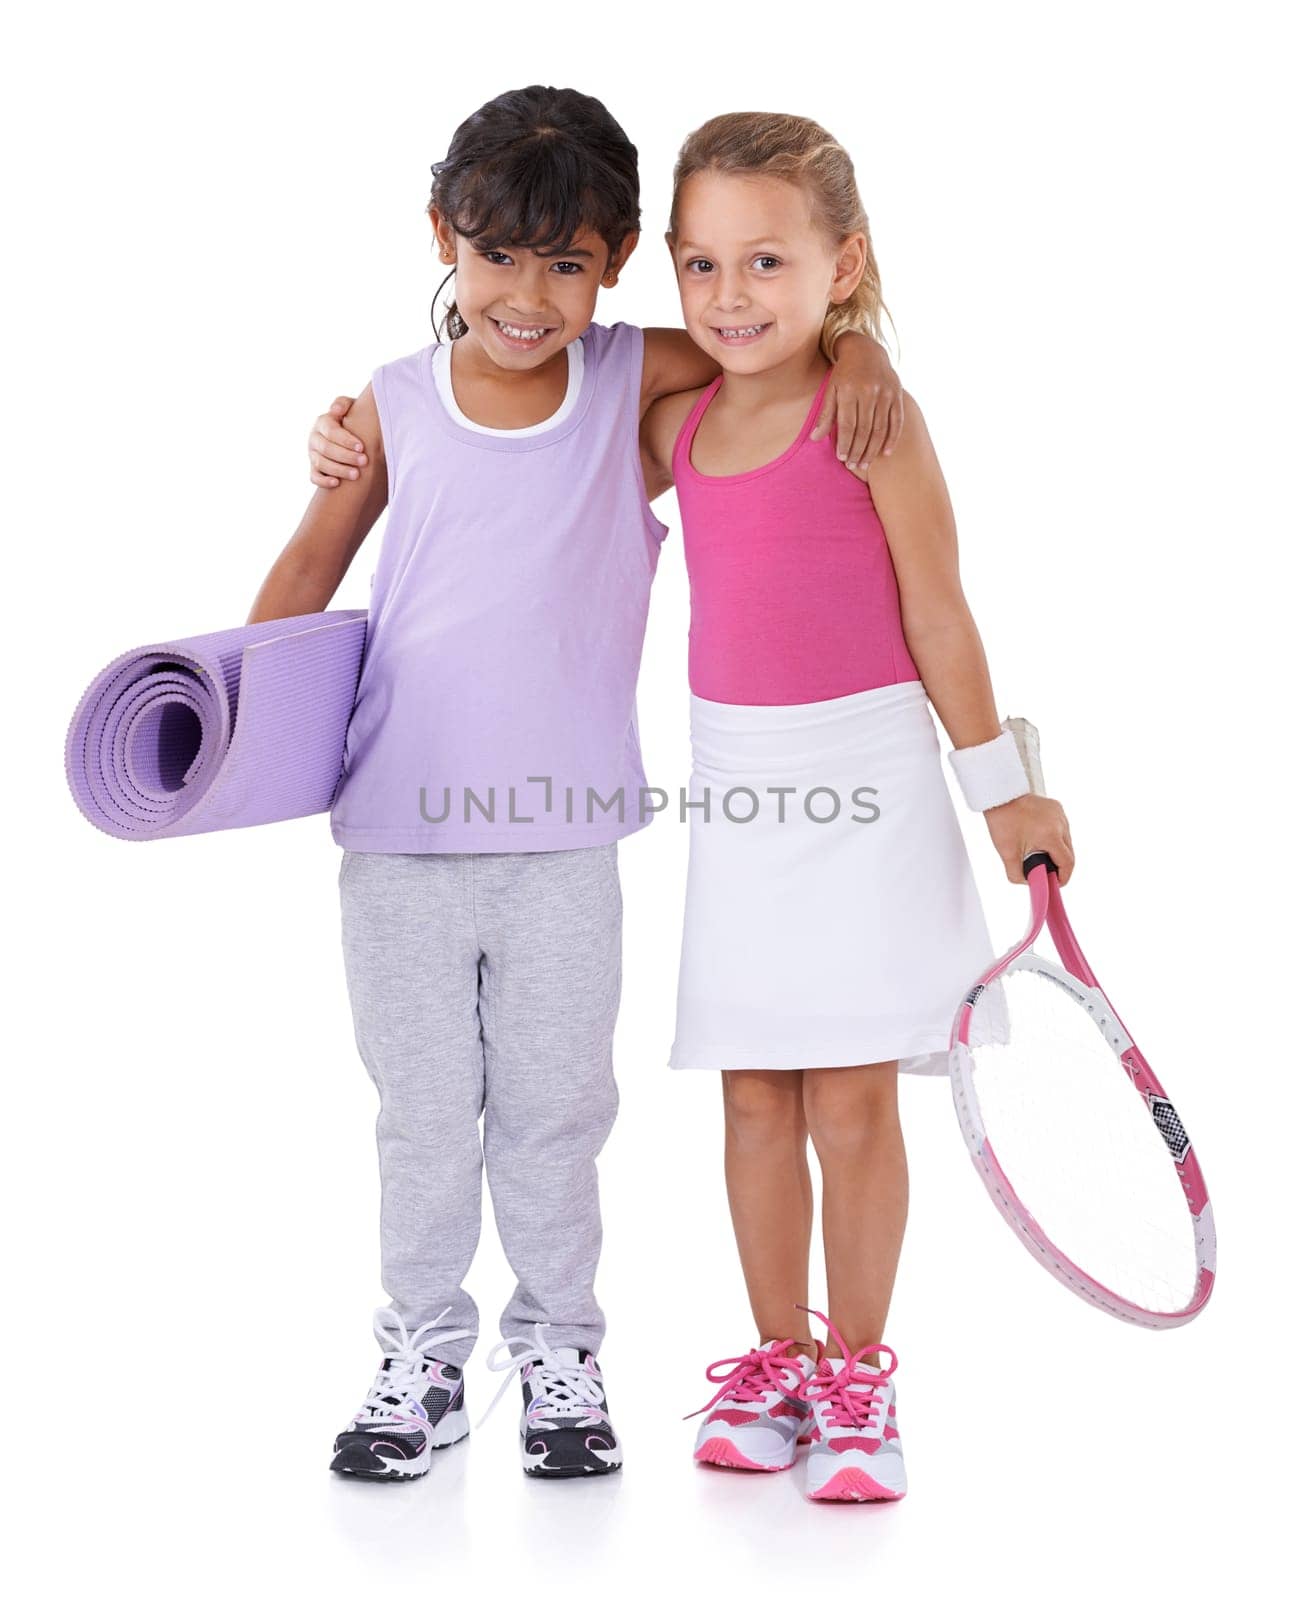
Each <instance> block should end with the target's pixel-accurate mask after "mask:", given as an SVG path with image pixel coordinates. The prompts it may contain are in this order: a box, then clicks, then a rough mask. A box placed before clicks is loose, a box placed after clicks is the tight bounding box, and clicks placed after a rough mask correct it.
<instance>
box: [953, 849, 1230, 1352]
mask: <svg viewBox="0 0 1292 1600" xmlns="http://www.w3.org/2000/svg"><path fill="white" fill-rule="evenodd" d="M1057 872H1058V869H1057V868H1056V867H1055V865H1054V862H1053V861H1052V860H1051V859H1050V857H1049V856H1048V855H1047V854H1045V853H1044V852H1043V851H1037V852H1035V853H1034V854H1032V855H1029V856H1028V857H1027V858H1026V860H1025V861H1024V862H1023V875H1024V877H1025V878H1026V880H1027V887H1028V890H1029V892H1030V895H1031V919H1030V923H1029V926H1028V930H1027V933H1026V935H1025V937H1024V938H1023V939H1022V941H1021V942H1020V943H1019V944H1017V945H1015V946H1014V948H1013V949H1012V950H1011V951H1009V953H1008V954H1007V955H1004V956H1002V957H1001V958H1000V959H999V960H998V961H996V962H995V963H994V964H993V965H992V966H991V967H989V968H988V969H987V971H986V972H984V973H983V975H982V977H981V978H979V980H978V982H977V983H975V984H974V986H973V988H972V989H970V990H969V993H968V994H967V995H966V996H965V998H964V999H963V1000H962V1001H961V1003H960V1005H959V1007H958V1008H957V1011H956V1016H955V1021H954V1023H953V1025H952V1030H951V1055H950V1072H951V1087H952V1092H953V1095H954V1097H955V1107H956V1115H957V1116H958V1117H959V1119H960V1128H961V1131H962V1132H963V1134H964V1137H965V1143H966V1144H967V1145H968V1146H969V1153H970V1155H971V1156H972V1157H973V1161H974V1165H975V1167H976V1168H977V1169H978V1173H979V1176H980V1177H981V1178H982V1180H983V1182H984V1183H985V1184H986V1186H987V1192H988V1194H989V1195H990V1196H991V1198H992V1200H993V1201H994V1202H995V1204H996V1207H997V1209H998V1210H999V1211H1000V1213H1001V1215H1002V1216H1003V1217H1004V1218H1005V1220H1006V1222H1008V1223H1009V1225H1010V1227H1011V1228H1013V1230H1014V1232H1015V1233H1016V1234H1017V1235H1018V1237H1019V1238H1020V1239H1021V1240H1022V1241H1023V1243H1024V1244H1025V1245H1026V1246H1027V1248H1028V1249H1029V1250H1030V1251H1031V1252H1032V1254H1033V1255H1034V1256H1035V1257H1036V1259H1037V1260H1038V1261H1039V1262H1040V1263H1041V1265H1042V1266H1043V1267H1045V1268H1046V1269H1047V1270H1048V1271H1050V1272H1052V1273H1053V1274H1054V1276H1055V1277H1056V1278H1058V1280H1059V1281H1060V1283H1064V1284H1066V1285H1067V1286H1068V1288H1069V1289H1071V1290H1072V1291H1073V1292H1074V1293H1075V1294H1078V1295H1080V1296H1081V1297H1082V1298H1083V1299H1085V1300H1088V1301H1090V1302H1091V1304H1093V1305H1096V1306H1098V1307H1100V1309H1101V1310H1103V1311H1107V1312H1110V1313H1111V1314H1112V1315H1113V1316H1115V1317H1121V1318H1123V1319H1124V1320H1125V1321H1127V1322H1135V1323H1138V1324H1139V1325H1140V1326H1141V1327H1146V1328H1174V1327H1178V1326H1180V1325H1181V1324H1182V1323H1185V1322H1189V1321H1191V1320H1192V1319H1193V1318H1194V1317H1196V1316H1197V1314H1198V1313H1199V1311H1201V1310H1202V1308H1203V1306H1205V1305H1206V1303H1207V1300H1208V1299H1209V1297H1210V1295H1211V1288H1212V1284H1213V1283H1214V1281H1215V1275H1216V1235H1215V1229H1214V1226H1213V1223H1212V1217H1211V1204H1210V1201H1209V1200H1208V1198H1207V1186H1206V1184H1205V1183H1204V1182H1203V1179H1202V1171H1201V1168H1200V1167H1199V1165H1198V1157H1197V1155H1196V1153H1195V1152H1194V1149H1193V1145H1192V1143H1191V1141H1190V1139H1189V1136H1188V1134H1187V1133H1186V1132H1185V1130H1184V1124H1183V1123H1182V1122H1181V1120H1180V1117H1179V1115H1178V1114H1177V1112H1176V1109H1175V1107H1174V1105H1172V1103H1171V1101H1170V1100H1169V1099H1168V1098H1167V1095H1166V1092H1165V1090H1164V1089H1163V1088H1162V1085H1161V1083H1160V1082H1159V1081H1158V1079H1157V1077H1156V1075H1155V1074H1154V1072H1153V1071H1152V1069H1151V1068H1150V1066H1149V1064H1148V1062H1147V1061H1145V1059H1144V1055H1143V1052H1142V1051H1141V1050H1140V1049H1139V1047H1138V1046H1137V1045H1136V1044H1135V1041H1134V1040H1133V1039H1132V1038H1131V1036H1130V1031H1129V1029H1128V1028H1127V1027H1126V1025H1125V1023H1124V1022H1123V1021H1122V1020H1121V1018H1120V1017H1119V1016H1118V1015H1117V1013H1116V1012H1115V1011H1114V1010H1113V1008H1112V1006H1111V1004H1110V1003H1109V1001H1108V998H1107V996H1106V995H1105V994H1104V992H1103V990H1102V989H1101V988H1100V987H1099V984H1098V982H1097V981H1096V979H1095V975H1094V973H1093V971H1092V970H1091V967H1090V963H1089V962H1088V961H1087V960H1086V958H1085V956H1084V955H1083V954H1082V952H1081V947H1080V946H1079V945H1078V943H1077V941H1076V938H1075V936H1074V935H1073V932H1072V925H1071V924H1070V923H1069V921H1068V916H1067V912H1066V911H1065V909H1064V906H1063V900H1062V897H1061V896H1060V894H1059V882H1058V877H1057ZM1047 925H1048V927H1049V930H1050V937H1051V938H1052V940H1053V942H1054V947H1055V949H1056V950H1057V951H1058V954H1059V962H1060V963H1061V964H1056V963H1054V962H1052V961H1047V960H1045V959H1044V958H1043V957H1041V956H1039V955H1037V954H1036V952H1035V951H1034V949H1033V948H1032V947H1033V945H1034V944H1035V943H1036V940H1037V938H1038V936H1039V935H1040V933H1041V930H1042V929H1043V928H1044V927H1046V926H1047Z"/></svg>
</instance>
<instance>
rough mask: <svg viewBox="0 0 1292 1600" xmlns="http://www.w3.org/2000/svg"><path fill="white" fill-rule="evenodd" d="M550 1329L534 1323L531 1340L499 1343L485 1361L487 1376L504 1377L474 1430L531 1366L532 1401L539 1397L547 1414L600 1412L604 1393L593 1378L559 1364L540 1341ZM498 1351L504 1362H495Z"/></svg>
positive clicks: (545, 1324) (585, 1371)
mask: <svg viewBox="0 0 1292 1600" xmlns="http://www.w3.org/2000/svg"><path fill="white" fill-rule="evenodd" d="M551 1326H552V1324H551V1323H550V1322H540V1323H538V1324H537V1325H536V1326H535V1328H534V1337H533V1339H519V1338H515V1339H500V1340H499V1342H498V1343H497V1344H496V1345H494V1347H493V1349H492V1350H491V1351H490V1352H489V1354H488V1355H487V1356H486V1357H485V1366H487V1367H488V1368H489V1370H490V1372H505V1373H506V1374H507V1376H506V1377H505V1378H504V1379H503V1380H502V1382H501V1383H500V1384H499V1385H498V1393H497V1394H496V1395H494V1397H493V1399H492V1400H491V1401H490V1402H489V1409H488V1410H487V1411H486V1412H485V1414H484V1416H483V1417H481V1418H480V1421H479V1422H478V1423H477V1424H476V1426H477V1427H483V1426H484V1424H485V1421H486V1420H487V1418H488V1416H489V1413H490V1412H491V1411H492V1410H493V1408H494V1407H495V1406H496V1405H497V1404H498V1402H499V1401H500V1400H501V1399H502V1397H503V1395H504V1394H505V1393H506V1391H507V1390H508V1388H510V1386H511V1382H512V1379H513V1378H514V1377H515V1376H516V1374H517V1373H518V1372H519V1371H520V1369H521V1368H522V1367H525V1366H529V1365H531V1364H532V1366H533V1369H534V1370H533V1372H532V1373H531V1374H530V1383H531V1385H532V1387H533V1389H534V1392H535V1398H537V1397H538V1396H539V1395H541V1396H542V1401H543V1405H544V1407H545V1408H546V1409H547V1410H550V1411H554V1412H556V1413H558V1414H559V1413H561V1412H568V1413H571V1414H574V1413H577V1412H579V1411H582V1410H583V1408H584V1407H585V1406H594V1407H596V1408H597V1409H598V1410H600V1409H602V1408H604V1406H605V1403H606V1392H605V1390H604V1389H603V1388H602V1387H601V1384H600V1382H599V1380H598V1379H597V1377H596V1375H595V1374H594V1373H591V1372H589V1371H588V1369H587V1368H586V1367H584V1366H570V1365H568V1364H566V1363H565V1362H562V1361H561V1360H559V1359H558V1357H557V1354H556V1352H555V1350H553V1349H552V1347H551V1345H549V1344H548V1342H547V1340H546V1339H545V1338H544V1337H543V1329H544V1328H550V1327H551ZM513 1345H518V1346H519V1347H520V1348H519V1349H518V1350H515V1351H513V1349H512V1346H513ZM500 1350H505V1351H506V1352H507V1356H508V1359H507V1360H505V1361H499V1360H497V1359H495V1358H496V1357H497V1355H498V1352H499V1351H500Z"/></svg>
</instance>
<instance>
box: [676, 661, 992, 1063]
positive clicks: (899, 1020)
mask: <svg viewBox="0 0 1292 1600" xmlns="http://www.w3.org/2000/svg"><path fill="white" fill-rule="evenodd" d="M691 748H692V756H693V771H692V774H691V780H690V785H689V792H688V806H689V812H688V821H689V826H690V862H689V866H688V869H687V885H686V920H685V925H684V928H683V935H682V961H681V969H680V973H679V978H678V996H677V1029H676V1033H675V1036H674V1042H673V1050H672V1054H671V1056H670V1058H669V1065H670V1066H672V1067H679V1068H685V1067H707V1068H724V1067H727V1068H741V1067H743V1068H762V1069H768V1068H784V1069H785V1070H789V1071H792V1070H798V1069H802V1068H808V1067H843V1066H860V1065H864V1064H869V1063H872V1062H880V1061H892V1060H896V1061H897V1063H898V1068H899V1070H901V1071H904V1072H920V1073H945V1072H946V1071H947V1047H948V1042H949V1037H950V1032H951V1022H952V1017H953V1015H954V1013H955V1010H956V1007H957V1005H958V1004H959V1002H960V1000H961V999H962V998H963V996H964V994H965V992H966V991H967V990H968V989H969V987H970V986H971V984H972V983H973V982H974V980H975V978H976V977H977V976H978V975H979V974H980V973H981V972H982V970H983V969H984V968H985V967H986V966H987V965H988V962H989V960H990V958H991V955H992V948H991V941H990V937H989V935H988V930H987V922H986V918H985V917H984V915H983V909H982V902H981V900H980V899H979V897H978V890H977V886H976V885H975V883H974V879H973V872H972V869H971V868H970V864H969V857H968V853H967V852H966V850H965V843H964V838H963V836H962V834H961V832H960V825H959V822H958V821H957V818H956V814H955V808H954V806H953V803H952V800H951V794H950V791H949V790H948V788H947V783H946V778H945V775H944V772H943V765H942V756H941V751H940V748H939V745H938V736H937V732H936V730H935V728H934V726H933V718H932V715H931V713H930V711H929V704H928V695H927V693H926V691H925V688H924V685H923V684H922V683H921V682H919V681H916V682H913V683H897V684H890V685H886V686H884V687H882V688H878V689H867V690H863V691H862V692H861V693H860V694H851V695H844V696H842V697H841V698H839V699H835V700H820V701H815V702H813V703H811V704H807V705H785V706H743V705H724V704H720V703H719V702H717V701H713V700H701V699H700V698H698V696H695V695H692V697H691Z"/></svg>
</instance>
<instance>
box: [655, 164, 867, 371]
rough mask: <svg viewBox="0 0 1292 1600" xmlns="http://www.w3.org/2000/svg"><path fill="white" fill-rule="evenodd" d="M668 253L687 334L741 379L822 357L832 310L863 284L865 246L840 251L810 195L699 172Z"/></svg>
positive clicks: (857, 243) (742, 176)
mask: <svg viewBox="0 0 1292 1600" xmlns="http://www.w3.org/2000/svg"><path fill="white" fill-rule="evenodd" d="M675 215H676V218H677V231H676V233H675V234H670V235H669V247H670V249H671V250H672V253H673V264H674V267H675V269H676V271H677V282H678V289H679V290H680V292H681V296H682V316H683V318H684V320H685V322H686V331H687V332H688V333H689V334H690V335H691V337H692V338H693V339H694V340H695V342H696V343H697V344H698V345H699V346H700V348H701V349H702V350H704V351H706V352H707V353H708V354H710V355H712V357H713V358H714V360H715V361H717V362H719V363H720V364H721V366H722V367H723V368H724V369H726V370H727V371H730V372H733V373H755V372H763V371H766V370H767V369H768V368H770V367H774V366H778V365H780V363H781V362H783V361H787V360H791V359H795V358H799V357H802V356H804V355H808V354H810V353H812V352H814V351H815V350H816V348H817V345H818V342H819V340H820V337H821V324H822V323H823V322H824V320H825V314H826V311H827V309H828V307H829V306H830V304H831V303H832V302H836V303H837V302H840V301H843V300H846V299H847V298H848V296H849V295H850V294H851V293H852V291H853V289H854V288H855V287H856V285H857V283H858V281H859V280H860V278H861V272H862V268H863V266H864V265H865V241H864V240H863V239H861V238H860V236H853V237H851V238H849V239H846V240H844V241H843V243H842V244H838V243H835V242H834V241H832V240H831V239H830V238H829V237H828V236H827V235H826V234H825V233H824V232H823V230H822V229H821V228H820V227H819V226H818V225H817V224H816V223H815V222H814V220H813V218H812V213H811V209H810V205H809V200H808V195H807V192H806V191H805V190H804V189H803V188H801V187H799V186H798V185H795V184H791V183H787V182H785V181H784V180H783V179H781V178H772V177H764V176H762V175H761V174H754V173H726V172H712V171H706V172H698V173H696V174H695V175H694V176H693V177H690V178H688V179H687V180H686V182H685V183H684V184H683V185H682V191H681V193H680V194H679V196H678V201H677V210H676V213H675Z"/></svg>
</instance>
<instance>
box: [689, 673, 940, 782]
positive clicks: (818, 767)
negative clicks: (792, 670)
mask: <svg viewBox="0 0 1292 1600" xmlns="http://www.w3.org/2000/svg"><path fill="white" fill-rule="evenodd" d="M928 699H929V697H928V692H927V690H926V689H925V687H924V684H923V683H922V682H921V681H920V680H919V679H918V678H916V679H913V680H911V681H909V682H906V683H889V684H883V685H881V686H880V687H879V688H877V689H863V690H861V691H860V692H859V693H858V694H846V695H841V696H839V697H838V698H837V699H834V700H813V701H809V702H807V703H806V704H801V705H787V706H738V705H726V704H724V703H723V702H721V701H717V700H702V699H701V698H700V697H699V696H698V695H694V694H693V695H692V696H691V754H692V759H693V761H694V764H695V767H696V770H697V771H701V772H708V773H711V774H714V775H720V776H726V777H729V776H732V775H735V774H742V775H753V776H772V775H776V774H780V773H786V772H803V771H827V770H831V769H834V768H836V767H843V766H847V765H849V764H851V763H854V762H855V761H856V759H857V758H858V757H861V756H864V757H866V758H868V759H870V760H875V759H879V758H881V757H884V756H889V755H901V754H903V753H905V752H907V751H912V752H913V751H915V750H917V749H922V750H925V751H927V749H928V746H929V741H930V740H932V748H933V750H934V751H935V752H936V750H937V733H936V731H935V730H934V727H933V721H932V718H931V717H930V715H929V711H928Z"/></svg>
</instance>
